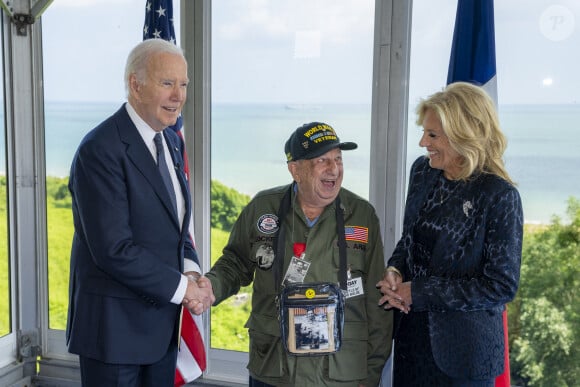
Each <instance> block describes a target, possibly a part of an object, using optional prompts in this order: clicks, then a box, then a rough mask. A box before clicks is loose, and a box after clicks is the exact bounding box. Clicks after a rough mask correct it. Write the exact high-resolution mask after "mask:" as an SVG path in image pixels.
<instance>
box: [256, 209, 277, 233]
mask: <svg viewBox="0 0 580 387" xmlns="http://www.w3.org/2000/svg"><path fill="white" fill-rule="evenodd" d="M256 225H257V226H258V231H260V232H261V233H263V234H274V233H275V232H276V231H278V217H277V216H276V215H274V214H264V215H262V216H260V218H259V219H258V223H257V224H256Z"/></svg>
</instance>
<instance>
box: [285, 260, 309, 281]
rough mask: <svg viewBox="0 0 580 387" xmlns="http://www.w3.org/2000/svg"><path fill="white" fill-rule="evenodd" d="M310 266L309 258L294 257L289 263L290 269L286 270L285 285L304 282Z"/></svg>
mask: <svg viewBox="0 0 580 387" xmlns="http://www.w3.org/2000/svg"><path fill="white" fill-rule="evenodd" d="M309 268H310V262H308V261H307V260H305V259H300V258H297V257H292V259H291V260H290V265H288V270H286V275H285V276H284V285H288V284H290V283H302V282H304V277H306V273H308V269H309Z"/></svg>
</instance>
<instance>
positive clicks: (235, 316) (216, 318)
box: [211, 228, 253, 352]
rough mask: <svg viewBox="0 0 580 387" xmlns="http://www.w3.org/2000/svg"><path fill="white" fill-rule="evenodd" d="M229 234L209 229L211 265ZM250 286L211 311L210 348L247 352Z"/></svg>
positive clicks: (250, 301)
mask: <svg viewBox="0 0 580 387" xmlns="http://www.w3.org/2000/svg"><path fill="white" fill-rule="evenodd" d="M228 238H229V232H226V231H223V230H219V229H215V228H212V229H211V264H212V265H213V264H214V263H215V261H217V260H218V258H219V257H220V256H221V251H222V249H223V248H224V246H225V245H226V243H227V241H228ZM252 290H253V289H252V286H251V285H249V286H246V287H243V288H241V289H240V291H239V292H238V294H237V295H235V296H233V297H230V298H229V299H227V300H225V301H223V302H222V303H220V304H219V305H218V306H215V307H213V308H212V309H211V347H212V348H219V349H228V350H232V351H242V352H248V348H249V342H250V338H249V336H248V330H247V329H246V328H245V327H244V325H245V324H246V321H247V320H248V317H249V316H250V311H251V308H252Z"/></svg>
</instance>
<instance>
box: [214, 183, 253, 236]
mask: <svg viewBox="0 0 580 387" xmlns="http://www.w3.org/2000/svg"><path fill="white" fill-rule="evenodd" d="M249 201H250V197H249V196H248V195H244V194H241V193H239V192H238V191H236V190H235V189H233V188H230V187H226V186H225V185H223V184H222V183H220V182H219V181H216V180H212V182H211V227H214V228H219V229H221V230H224V231H231V230H232V227H233V225H234V223H235V222H236V219H237V218H238V215H239V214H240V212H241V211H242V209H243V208H244V207H245V206H246V204H248V202H249Z"/></svg>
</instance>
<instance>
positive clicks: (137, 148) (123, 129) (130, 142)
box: [115, 106, 179, 226]
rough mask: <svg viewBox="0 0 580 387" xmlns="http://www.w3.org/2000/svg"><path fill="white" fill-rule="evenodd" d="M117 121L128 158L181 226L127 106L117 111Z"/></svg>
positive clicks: (153, 161)
mask: <svg viewBox="0 0 580 387" xmlns="http://www.w3.org/2000/svg"><path fill="white" fill-rule="evenodd" d="M115 119H116V122H117V128H118V130H119V136H120V138H121V141H123V142H124V143H125V144H127V157H128V158H129V159H130V160H131V161H132V162H133V165H134V166H135V168H136V169H138V170H139V171H140V172H141V173H142V174H143V176H144V177H145V179H146V180H147V181H148V182H149V184H151V187H152V188H153V190H154V191H155V193H156V194H157V196H158V197H159V200H160V201H161V202H162V203H163V205H164V206H165V208H166V210H167V212H168V213H169V214H171V217H172V218H173V219H174V221H175V224H176V225H177V226H179V224H178V223H177V217H176V215H175V211H174V210H173V208H172V205H171V199H170V198H169V193H168V192H167V189H166V188H165V184H164V183H163V180H162V178H161V175H160V174H159V170H158V169H157V165H156V164H155V160H153V157H151V152H150V151H149V149H148V148H147V146H146V145H145V143H144V142H143V138H142V137H141V135H140V134H139V131H138V130H137V128H136V127H135V124H133V121H131V118H130V117H129V114H128V113H127V110H126V108H125V106H123V107H122V108H121V109H119V111H117V113H116V114H115Z"/></svg>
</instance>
